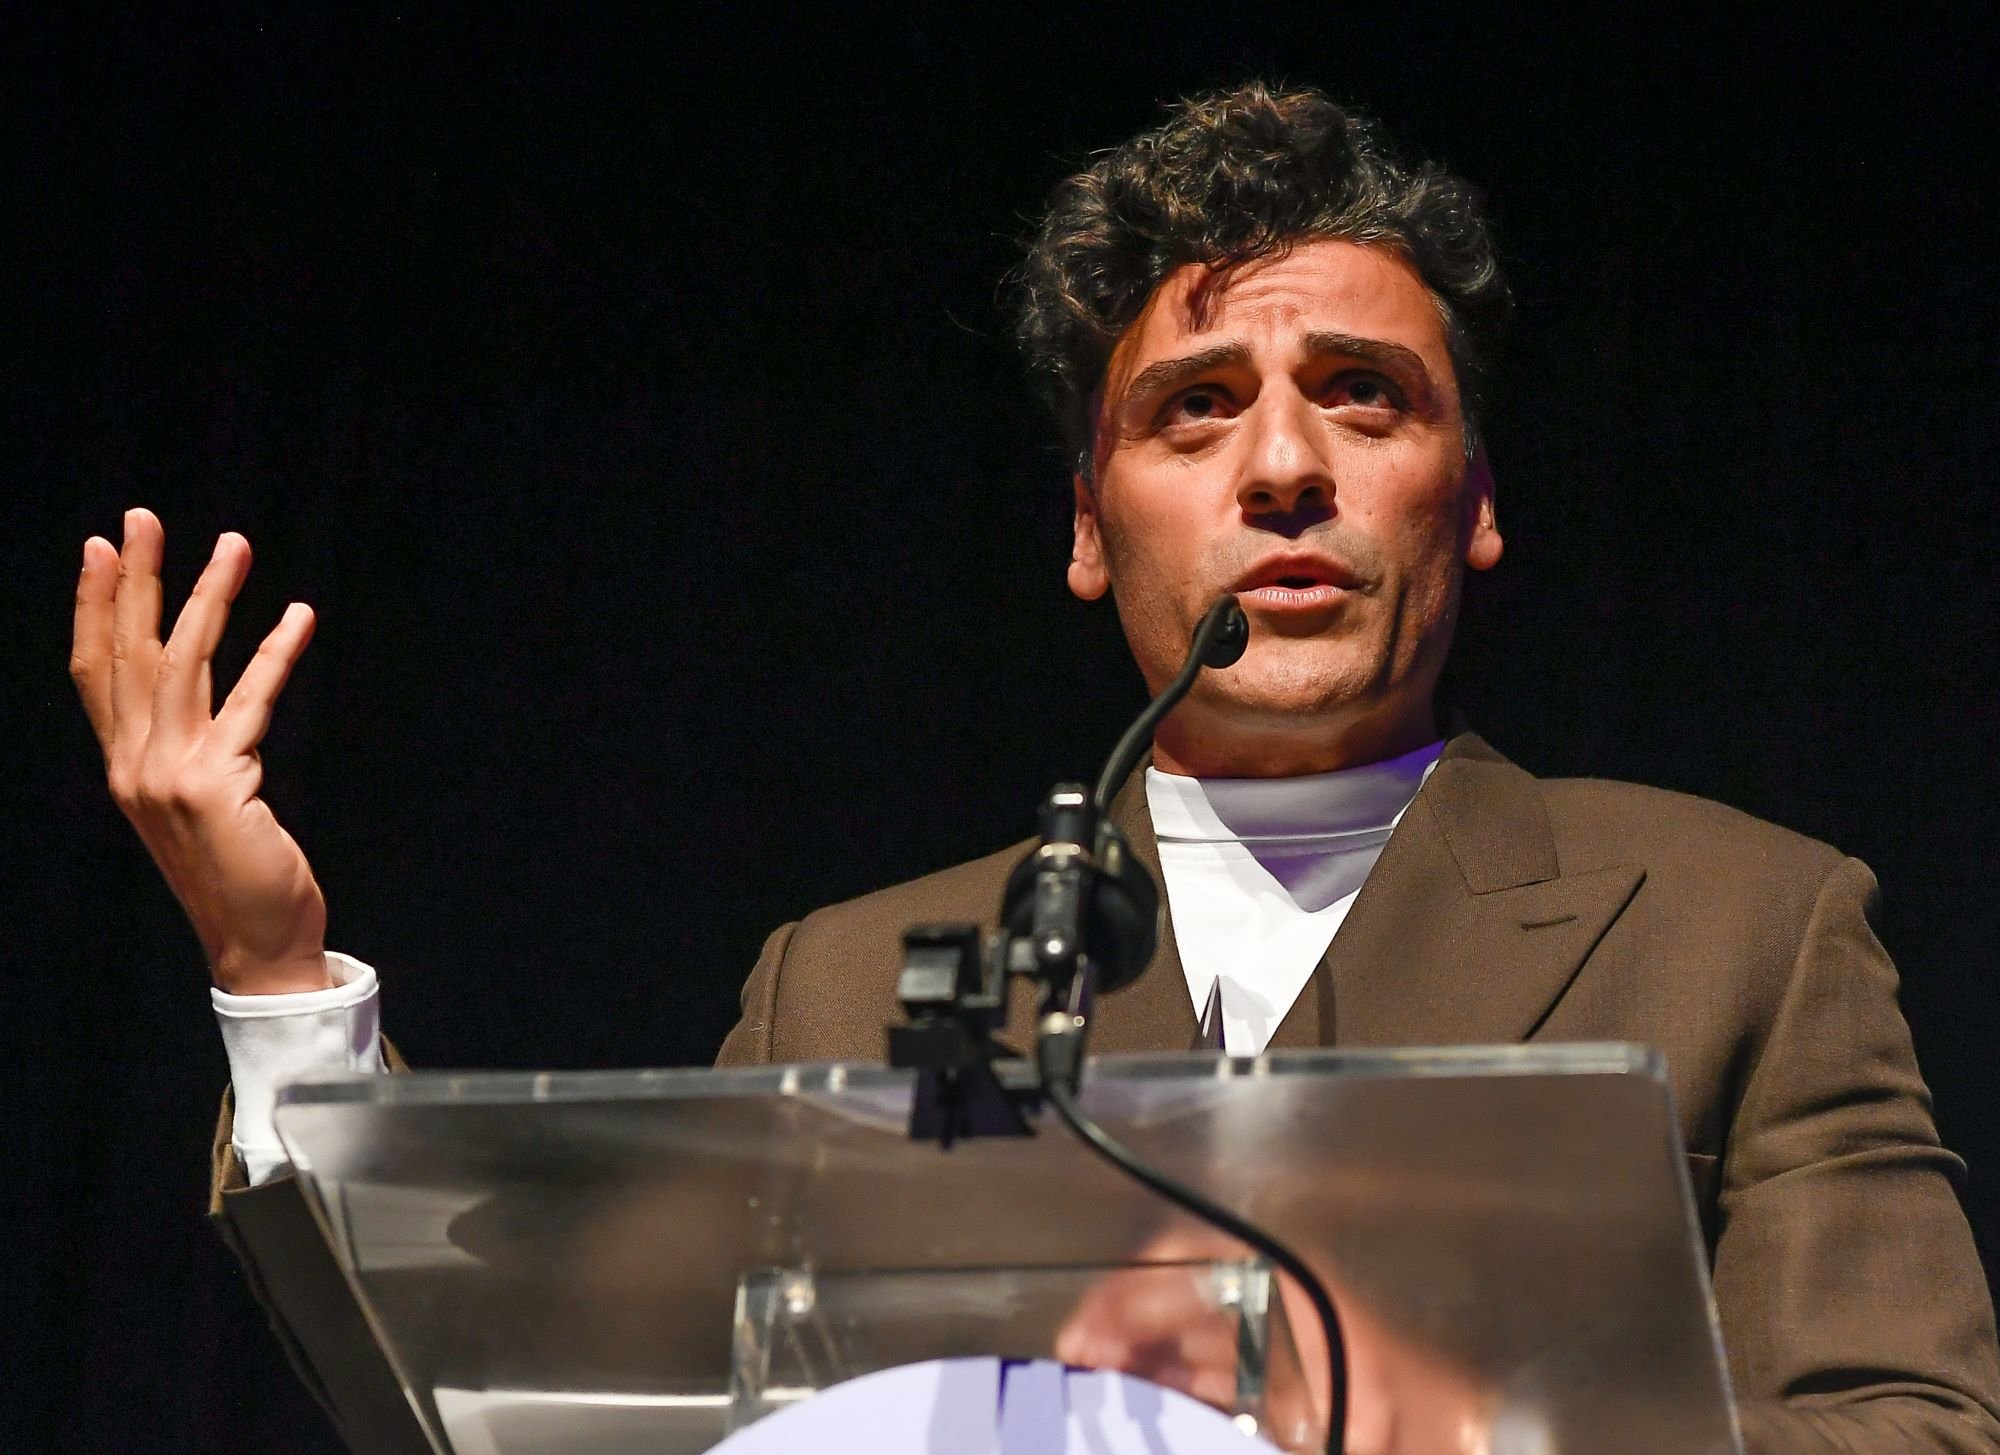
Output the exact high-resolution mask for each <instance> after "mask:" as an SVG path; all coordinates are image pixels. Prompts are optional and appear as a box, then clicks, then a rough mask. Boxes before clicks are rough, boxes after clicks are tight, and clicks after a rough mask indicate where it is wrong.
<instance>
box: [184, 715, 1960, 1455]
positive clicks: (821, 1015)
mask: <svg viewBox="0 0 2000 1455" xmlns="http://www.w3.org/2000/svg"><path fill="white" fill-rule="evenodd" d="M1113 816H1114V817H1115V818H1116V819H1117V821H1118V822H1119V824H1120V826H1121V827H1122V828H1124V830H1125V831H1126V833H1127V834H1128V836H1129V837H1130V839H1131V841H1132V845H1133V848H1134V850H1135V852H1136V853H1137V854H1138V855H1139V856H1140V857H1142V858H1143V859H1145V860H1146V861H1147V862H1148V864H1149V865H1150V866H1151V867H1152V868H1153V869H1154V870H1155V871H1156V872H1157V869H1158V848H1157V844H1156V842H1155V839H1154V836H1153V832H1152V824H1151V820H1150V817H1149V816H1148V814H1147V812H1146V808H1145V799H1144V793H1143V791H1142V788H1141V783H1140V780H1139V778H1138V777H1137V776H1135V777H1134V779H1133V780H1132V781H1131V782H1130V783H1128V784H1127V785H1126V788H1125V791H1124V792H1123V793H1121V794H1120V795H1119V798H1118V800H1117V802H1116V803H1115V805H1114V807H1113ZM1020 852H1021V848H1020V846H1016V847H1015V848H1012V849H1009V850H1006V851H1003V852H1001V853H999V854H994V855H991V856H989V857H987V858H985V859H980V860H976V861H974V862H972V863H970V864H964V865H960V866H958V867H956V868H953V869H948V870H946V871H944V872H943V873H940V874H935V875H931V876H930V877H928V878H925V879H920V880H917V881H915V882H913V883H910V884H904V885H900V886H897V887H895V888H892V889H887V890H883V891H881V892H880V893H877V894H872V895H869V896H867V897H865V898H862V899H858V900H854V901H851V902H850V903H847V904H843V905H836V906H833V907H832V908H829V909H823V910H819V911H817V912H816V913H813V914H811V915H808V916H807V917H806V918H805V919H803V920H801V921H799V922H798V923H797V924H793V925H787V926H785V927H783V928H781V929H780V930H778V931H777V932H776V933H775V934H773V935H772V936H771V938H770V940H769V941H768V942H767V943H766V944H765V947H764V952H763V955H762V956H761V957H760V959H759V960H758V963H757V966H756V969H755V970H754V971H753V972H752V973H751V976H750V979H749V982H748V983H747V984H746V985H745V987H744V991H743V1019H742V1020H741V1022H740V1023H739V1024H738V1025H737V1026H736V1028H735V1030H733V1031H732V1032H731V1033H730V1035H729V1038H728V1040H727V1041H726V1042H725V1043H724V1045H723V1048H722V1052H721V1055H720V1057H719V1058H718V1059H719V1061H720V1062H721V1063H723V1064H745V1063H755V1062H793V1061H816V1060H878V1059H880V1057H881V1056H882V1054H883V1027H884V1026H885V1025H887V1024H888V1023H890V1022H891V1021H892V1020H894V1019H896V1018H897V1016H898V1008H897V1005H896V1000H895V980H896V974H897V970H898V968H899V966H900V961H901V934H902V931H903V929H904V928H905V927H906V926H908V925H910V924H911V923H914V922H917V921H924V920H932V921H936V920H973V921H980V922H990V921H991V918H992V916H993V912H994V910H995V909H996V907H997V905H998V903H999V897H1000V888H1001V884H1002V882H1003V880H1004V878H1005V876H1006V873H1007V871H1008V869H1009V868H1010V867H1011V865H1012V864H1013V862H1014V860H1015V859H1016V858H1017V857H1018V856H1019V854H1020ZM1875 903H1876V890H1875V883H1874V880H1873V878H1872V876H1871V875H1870V874H1869V873H1868V871H1867V869H1866V868H1864V867H1863V866H1862V865H1860V864H1859V863H1856V862H1855V861H1853V860H1851V859H1846V858H1843V857H1842V856H1841V855H1840V854H1838V853H1837V852H1835V851H1834V850H1832V849H1830V848H1828V847H1827V846H1825V845H1823V844H1819V843H1815V842H1813V841H1811V840H1809V839H1805V838H1801V837H1800V836H1798V835H1796V834H1792V833H1789V832H1787V831H1785V830H1783V829H1779V828H1776V827H1774V826H1772V825H1770V824H1766V823H1762V822H1759V821H1757V820H1755V819H1752V818H1749V817H1747V816H1745V815H1743V814H1739V813H1736V812H1734V811H1732V810H1730V809H1726V808H1723V807H1721V806H1719V805H1717V804H1713V803H1709V802H1705V801H1703V800H1700V799H1694V798H1688V797H1684V796H1682V795H1678V794H1671V793H1665V792H1660V791H1658V790H1653V789H1646V788H1639V787H1635V786H1633V785H1630V784H1619V783H1605V782H1596V781H1584V780H1548V781H1542V780H1537V779H1535V778H1533V777H1531V776H1529V775H1528V774H1527V773H1525V772H1523V771H1522V770H1521V769H1519V768H1517V767H1515V766H1514V765H1513V764H1511V763H1509V762H1508V761H1507V760H1506V759H1505V758H1503V757H1501V756H1500V755H1499V754H1497V753H1495V752H1494V751H1493V750H1492V749H1491V748H1489V747H1488V746H1487V745H1486V744H1485V743H1483V742H1481V741H1480V740H1479V739H1478V738H1476V737H1474V736H1472V735H1470V734H1466V735H1462V736H1460V737H1457V738H1454V739H1453V740H1452V742H1451V743H1450V744H1449V745H1448V747H1447V749H1446V752H1445V755H1444V758H1443V760H1442V761H1441V762H1440V764H1439V765H1438V768H1437V771H1436V772H1435V773H1433V774H1432V776H1431V779H1430V781H1429V782H1428V783H1427V784H1426V785H1425V787H1424V789H1423V791H1422V792H1421V793H1420V794H1419V795H1418V797H1417V800H1416V803H1415V804H1414V805H1413V806H1412V808H1411V810H1410V811H1409V812H1408V813H1407V814H1406V815H1405V816H1404V818H1403V821H1402V823H1401V824H1400V825H1399V826H1398V828H1397V830H1396V832H1395V833H1394V834H1393V835H1392V836H1391V838H1390V839H1389V842H1388V844H1387V845H1386V846H1385V847H1384V849H1383V852H1382V857H1381V859H1380V861H1379V862H1378V863H1377V865H1376V867H1375V870H1374V872H1373V873H1372V874H1371V875H1370V876H1369V879H1368V882H1367V884H1366V885H1365V886H1364V887H1363V889H1362V891H1361V894H1360V896H1359V897H1358V898H1357V900H1356V902H1355V905H1354V908H1353V910H1352V911H1351V912H1350V913H1349V915H1348V918H1347V921H1346V923H1345V924H1343V925H1342V927H1341V930H1340V933H1339V934H1338V935H1337V936H1336V937H1335V939H1334V942H1333V944H1332V946H1331V948H1330V949H1329V950H1328V951H1327V955H1326V958H1325V961H1324V962H1323V963H1322V965H1321V966H1320V969H1319V972H1318V974H1317V975H1316V976H1315V977H1314V980H1313V983H1312V984H1311V985H1310V986H1309V987H1308V989H1307V991H1306V992H1305V993H1304V994H1302V995H1301V996H1300V998H1299V1001H1298V1003H1297V1004H1296V1005H1295V1006H1294V1007H1293V1009H1292V1012H1291V1013H1290V1014H1289V1015H1288V1016H1287V1017H1286V1019H1285V1021H1284V1022H1283V1024H1282V1025H1281V1026H1280V1027H1279V1030H1278V1032H1277V1035H1276V1037H1275V1038H1274V1042H1273V1044H1275V1045H1280V1046H1310V1045H1333V1044H1339V1045H1343V1046H1366V1045H1419V1044H1424V1045H1444V1044H1460V1043H1494V1042H1510V1041H1520V1040H1532V1041H1584V1040H1588V1041H1601V1040H1631V1041H1644V1042H1648V1043H1650V1044H1653V1045H1656V1046H1658V1047H1660V1048H1661V1049H1662V1050H1663V1051H1664V1052H1665V1053H1666V1058H1667V1064H1668V1066H1669V1072H1670V1078H1671V1081H1672V1086H1673V1092H1674V1097H1675V1103H1676V1106H1677V1108H1678V1111H1679V1114H1680V1118H1681V1132H1682V1136H1683V1138H1684V1139H1685V1141H1686V1143H1687V1147H1688V1151H1689V1154H1690V1162H1691V1165H1692V1169H1693V1173H1694V1183H1695V1189H1696V1199H1697V1203H1698V1204H1699V1209H1700V1212H1701V1215H1702V1218H1703V1222H1704V1227H1705V1229H1706V1230H1707V1233H1708V1238H1709V1245H1710V1249H1711V1255H1712V1268H1713V1276H1714V1284H1715V1297H1716V1303H1717V1307H1718V1310H1719V1313H1720V1317H1721V1322H1722V1329H1723V1337H1724V1341H1725V1344H1726V1345H1727V1349H1728V1357H1729V1364H1730V1373H1731V1375H1732V1378H1733V1380H1734V1383H1735V1388H1736V1392H1737V1395H1738V1397H1739V1399H1740V1400H1741V1401H1742V1405H1743V1415H1744V1436H1745V1442H1746V1445H1747V1447H1748V1449H1749V1450H1750V1451H1751V1452H1753V1455H1778V1452H1784V1455H1806V1452H1826V1455H1835V1452H1842V1455H1863V1452H1878V1451H1879V1452H1882V1455H1889V1452H1896V1455H1914V1452H1919V1451H1923V1452H1929V1451H1951V1452H1968V1455H1969V1452H1985V1455H1992V1452H1996V1451H2000V1353H1996V1347H1995V1338H1994V1326H1993V1309H1992V1304H1991V1300H1990V1299H1989V1297H1988V1294H1987V1288H1986V1283H1985V1280H1984V1278H1983V1275H1982V1273H1981V1270H1980V1265H1979V1260H1978V1255H1977V1253H1976V1251H1975V1250H1974V1248H1973V1244H1972V1239H1971V1234H1970V1230H1969V1229H1968V1228H1967V1226H1966V1223H1965V1219H1964V1216H1963V1214H1962V1213H1961V1211H1960V1209H1959V1207H1958V1203H1957V1200H1956V1197H1955V1195H1954V1193H1953V1182H1954V1181H1955V1180H1956V1179H1957V1178H1958V1177H1959V1175H1960V1174H1961V1172H1962V1168H1961V1164H1960V1163H1959V1162H1958V1160H1957V1159H1956V1158H1955V1157H1953V1156H1952V1155H1951V1154H1950V1153H1949V1152H1947V1151H1945V1150H1944V1149H1943V1148H1941V1147H1940V1146H1939V1144H1938V1140H1937V1134H1936V1131H1935V1128H1934V1127H1933V1124H1932V1120H1931V1113H1930V1099H1929V1093H1928V1092H1927V1090H1926V1089H1925V1087H1924V1084H1923V1081H1922V1079H1921V1078H1920V1076H1919V1075H1918V1072H1917V1068H1916V1062H1915V1058H1914V1056H1913V1054H1912V1051H1911V1047H1910V1039H1909V1033H1908V1031H1907V1029H1906V1028H1905V1026H1904V1023H1903V1019H1902V1016H1901V1015H1900V1013H1899V1012H1898V1010H1897V1008H1896V975H1895V970H1894V968H1893V967H1892V966H1891V964H1890V963H1889V959H1888V956H1887V955H1886V954H1885V953H1884V951H1883V949H1882V947H1881V944H1880V943H1879V941H1878V940H1877V939H1876V937H1875V934H1874V932H1873V930H1872V928H1871V927H1870V923H1869V917H1870V915H1871V914H1872V913H1873V910H1874V907H1875ZM1028 1011H1029V1006H1028V1004H1027V1001H1026V998H1025V994H1024V995H1023V996H1022V998H1021V999H1019V1000H1018V1001H1017V1002H1016V1003H1015V1004H1013V1005H1012V1007H1011V1014H1010V1017H1009V1033H1010V1034H1011V1035H1013V1036H1015V1037H1017V1038H1020V1039H1021V1040H1023V1041H1025V1039H1026V1032H1027V1031H1028V1029H1029V1026H1028V1019H1027V1017H1028ZM1195 1035H1196V1024H1195V1018H1194V1011H1193V1007H1192V1006H1191V1004H1190V1003H1189V1000H1188V995H1187V990H1186V985H1185V981H1184V980H1183V977H1182V975H1181V973H1180V962H1179V956H1178V953H1177V952H1176V949H1175V947H1174V942H1173V938H1172V933H1171V929H1169V932H1168V935H1167V937H1166V938H1165V940H1164V942H1163V944H1162V945H1161V948H1160V952H1159V954H1158V956H1157V957H1156V959H1155V961H1154V963H1153V965H1152V967H1151V968H1150V969H1149V970H1148V971H1147V973H1146V974H1145V975H1144V976H1143V977H1141V979H1140V980H1139V981H1138V982H1137V983H1136V984H1135V985H1133V986H1132V987H1131V988H1130V989H1128V990H1125V991H1122V992H1120V993H1118V994H1115V995H1110V996H1106V997H1104V998H1103V1000H1102V1001H1101V1002H1100V1004H1099V1006H1098V1010H1097V1016H1096V1021H1095V1026H1094V1029H1093V1032H1092V1044H1093V1049H1095V1050H1097V1051H1100V1052H1107V1051H1140V1050H1154V1051H1157V1050H1169V1049H1184V1048H1186V1047H1188V1046H1189V1045H1191V1044H1192V1043H1193V1041H1194V1039H1195ZM217 1148H218V1158H217V1194H216V1216H217V1220H218V1222H219V1223H220V1225H221V1226H222V1228H223V1230H224V1233H225V1236H227V1237H228V1238H229V1239H230V1241H231V1243H232V1246H234V1247H236V1248H237V1250H238V1251H239V1253H241V1254H242V1255H243V1257H244V1261H245V1263H246V1266H247V1267H248V1269H249V1271H250V1275H251V1278H252V1280H253V1283H254V1285H255V1286H256V1287H257V1288H258V1291H259V1293H260V1296H261V1297H263V1299H264V1301H265V1303H266V1306H267V1307H268V1308H270V1309H271V1311H272V1314H273V1321H274V1323H275V1324H276V1325H277V1327H278V1329H279V1332H280V1335H281V1337H283V1338H284V1339H285V1340H286V1343H287V1346H288V1347H289V1348H290V1349H291V1350H292V1351H293V1355H294V1359H295V1361H296V1362H299V1363H300V1366H301V1370H302V1372H303V1373H304V1374H305V1375H306V1377H307V1379H308V1382H309V1383H312V1384H314V1385H315V1386H316V1388H318V1389H319V1390H320V1391H321V1393H322V1396H323V1398H325V1399H327V1401H328V1402H329V1404H330V1405H331V1406H332V1407H333V1408H334V1409H335V1411H336V1418H337V1419H339V1420H341V1422H342V1424H343V1429H344V1430H345V1431H346V1432H347V1434H348V1439H349V1442H350V1444H352V1445H353V1447H354V1448H355V1449H356V1450H367V1451H369V1452H371V1455H373V1452H377V1451H400V1450H402V1449H404V1448H410V1449H419V1448H421V1446H405V1445H401V1444H393V1443H388V1438H389V1435H390V1432H389V1431H388V1429H387V1428H386V1427H380V1428H379V1429H378V1427H377V1425H376V1421H377V1419H391V1418H393V1416H394V1414H395V1413H396V1409H397V1408H399V1406H400V1402H399V1401H395V1400H393V1398H392V1396H393V1385H391V1386H389V1388H388V1390H387V1392H386V1393H385V1391H384V1389H383V1382H384V1380H385V1379H386V1370H383V1369H381V1368H380V1367H379V1361H378V1363H377V1367H374V1368H372V1369H371V1368H370V1367H368V1361H367V1359H366V1358H365V1357H357V1356H355V1355H354V1354H352V1353H351V1352H343V1350H344V1349H345V1346H346V1342H347V1341H348V1340H349V1339H351V1338H352V1337H353V1335H354V1333H355V1332H356V1331H357V1330H358V1328H359V1324H358V1320H357V1319H356V1318H355V1316H354V1314H353V1312H352V1306H351V1303H348V1302H347V1301H346V1298H345V1290H344V1288H343V1287H342V1286H341V1285H340V1284H339V1281H338V1279H337V1278H332V1279H329V1277H328V1272H329V1270H330V1267H331V1264H330V1260H329V1259H328V1258H326V1256H325V1255H324V1252H323V1250H316V1249H315V1248H314V1247H312V1246H311V1242H312V1232H311V1224H310V1221H309V1219H305V1218H304V1217H303V1211H304V1210H303V1203H302V1200H301V1199H300V1198H299V1197H298V1194H297V1192H296V1189H295V1188H294V1187H293V1186H292V1185H291V1183H290V1181H289V1179H286V1180H282V1181H280V1182H277V1183H274V1184H270V1185H267V1186H266V1187H263V1188H258V1189H254V1190H246V1189H242V1188H241V1179H240V1177H239V1176H238V1175H237V1174H236V1173H235V1169H234V1165H233V1158H232V1157H231V1156H230V1154H229V1151H228V1135H227V1126H226V1123H225V1126H224V1127H223V1128H222V1129H221V1130H220V1131H219V1132H218V1139H217ZM343 1303H346V1304H347V1306H346V1307H345V1308H344V1309H343V1308H342V1307H340V1306H339V1305H341V1304H343ZM364 1347H365V1346H364ZM336 1385H338V1386H339V1387H338V1388H336V1387H335V1386H336ZM392 1407H394V1408H392ZM403 1419H404V1421H405V1422H407V1416H406V1415H404V1416H403ZM357 1422H360V1423H359V1424H357ZM363 1425H365V1426H366V1428H365V1429H364V1428H362V1427H361V1426H363Z"/></svg>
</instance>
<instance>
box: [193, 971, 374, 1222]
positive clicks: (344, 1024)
mask: <svg viewBox="0 0 2000 1455" xmlns="http://www.w3.org/2000/svg"><path fill="white" fill-rule="evenodd" d="M326 973H327V978H329V979H330V980H332V981H333V984H332V985H331V986H330V987H329V988H327V989H325V990H301V991H297V992H294V993H292V994H289V995H228V994H225V993H224V992H223V991H220V990H216V989H214V988H212V987H211V988H210V990H209V992H208V994H209V998H210V1000H211V1001H213V1002H214V1005H215V1018H216V1020H217V1021H218V1022H219V1023H220V1024H221V1026H222V1049H223V1050H224V1051H225V1052H227V1053H228V1056H229V1080H230V1083H231V1085H232V1086H234V1088H235V1091H236V1124H235V1132H234V1138H233V1140H234V1141H235V1143H236V1156H237V1160H239V1161H240V1162H241V1163H242V1164H243V1175H244V1176H245V1177H246V1178H248V1179H249V1182H250V1185H251V1186H252V1187H255V1186H256V1185H257V1184H258V1183H260V1182H266V1181H269V1180H270V1178H271V1177H272V1176H273V1175H275V1174H276V1173H278V1172H281V1171H283V1170H284V1168H285V1167H286V1166H287V1165H288V1163H287V1161H286V1158H285V1149H284V1146H283V1145H282V1144H281V1143H280V1142H279V1141H278V1133H277V1130H276V1128H275V1127H273V1126H272V1124H271V1110H272V1107H273V1105H274V1104H275V1101H276V1096H277V1089H278V1086H279V1085H280V1084H281V1083H283V1082H286V1081H290V1080H291V1079H292V1078H294V1077H296V1076H301V1075H304V1074H305V1073H307V1072H310V1071H381V1070H383V1069H384V1067H383V1064H382V1015H381V1000H380V997H379V996H378V995H377V993H376V982H375V972H374V970H373V969H371V968H370V967H369V966H367V965H364V964H362V963H361V962H360V961H359V960H356V959H352V958H350V957H349V956H346V955H341V954H337V953H335V952H334V951H332V950H329V951H327V952H326Z"/></svg>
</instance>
